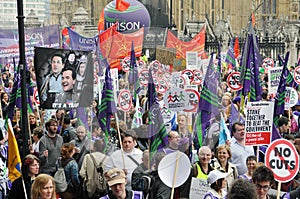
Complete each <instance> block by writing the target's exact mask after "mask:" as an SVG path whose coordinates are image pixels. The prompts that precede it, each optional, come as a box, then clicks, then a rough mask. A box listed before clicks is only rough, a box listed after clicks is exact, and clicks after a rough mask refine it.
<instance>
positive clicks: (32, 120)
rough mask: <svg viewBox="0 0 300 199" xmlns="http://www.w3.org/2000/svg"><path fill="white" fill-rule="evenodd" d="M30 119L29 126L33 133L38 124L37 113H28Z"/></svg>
mask: <svg viewBox="0 0 300 199" xmlns="http://www.w3.org/2000/svg"><path fill="white" fill-rule="evenodd" d="M28 120H29V128H30V131H31V134H32V133H33V129H35V128H36V127H37V126H38V123H37V119H36V115H35V114H34V113H29V114H28Z"/></svg>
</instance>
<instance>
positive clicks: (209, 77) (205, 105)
mask: <svg viewBox="0 0 300 199" xmlns="http://www.w3.org/2000/svg"><path fill="white" fill-rule="evenodd" d="M219 77H220V74H219V73H218V72H216V71H214V63H213V55H211V58H210V61H209V65H208V68H207V71H206V75H205V79H204V83H203V88H202V91H201V96H200V101H199V106H198V110H199V111H208V112H211V113H213V114H214V115H217V114H218V113H219V110H218V109H219V97H218V94H217V88H218V83H219V79H220V78H219Z"/></svg>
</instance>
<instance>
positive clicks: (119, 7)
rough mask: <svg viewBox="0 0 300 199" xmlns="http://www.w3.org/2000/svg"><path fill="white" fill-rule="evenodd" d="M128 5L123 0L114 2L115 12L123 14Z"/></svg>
mask: <svg viewBox="0 0 300 199" xmlns="http://www.w3.org/2000/svg"><path fill="white" fill-rule="evenodd" d="M129 6H130V4H129V3H128V2H126V1H123V0H116V10H119V11H120V12H123V11H125V10H127V9H128V8H129Z"/></svg>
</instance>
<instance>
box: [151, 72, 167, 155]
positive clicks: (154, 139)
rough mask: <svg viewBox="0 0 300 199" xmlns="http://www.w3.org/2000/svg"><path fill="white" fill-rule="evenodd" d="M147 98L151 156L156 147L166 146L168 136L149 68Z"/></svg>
mask: <svg viewBox="0 0 300 199" xmlns="http://www.w3.org/2000/svg"><path fill="white" fill-rule="evenodd" d="M148 100H149V108H148V110H149V115H148V119H149V126H148V136H149V139H150V152H151V156H152V155H154V154H155V153H156V151H157V150H158V149H161V148H163V147H164V146H167V144H168V138H167V130H166V127H165V124H164V121H163V117H162V114H161V110H160V106H159V103H158V101H157V95H156V90H155V85H154V82H153V77H152V71H151V69H149V80H148Z"/></svg>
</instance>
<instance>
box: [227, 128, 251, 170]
mask: <svg viewBox="0 0 300 199" xmlns="http://www.w3.org/2000/svg"><path fill="white" fill-rule="evenodd" d="M232 135H233V137H232V140H231V141H230V142H231V144H230V150H231V153H232V157H231V163H233V164H234V165H235V166H236V168H237V170H238V173H241V174H242V173H246V172H247V166H246V159H247V157H248V156H249V155H254V149H253V147H252V146H245V144H244V139H245V126H244V124H242V123H240V122H235V123H234V124H233V125H232Z"/></svg>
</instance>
